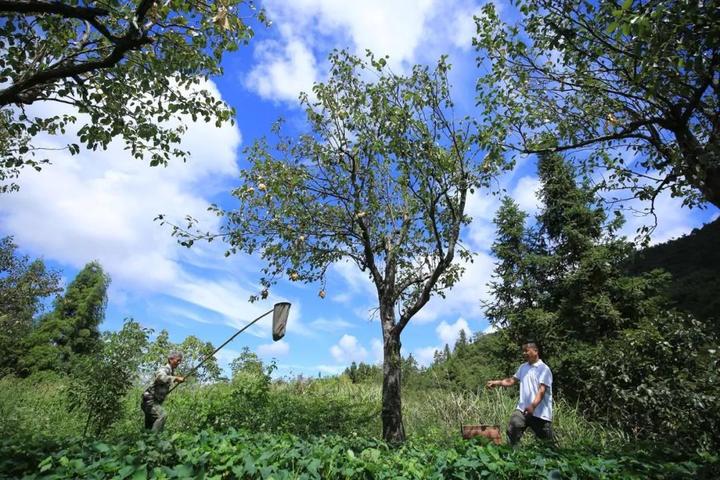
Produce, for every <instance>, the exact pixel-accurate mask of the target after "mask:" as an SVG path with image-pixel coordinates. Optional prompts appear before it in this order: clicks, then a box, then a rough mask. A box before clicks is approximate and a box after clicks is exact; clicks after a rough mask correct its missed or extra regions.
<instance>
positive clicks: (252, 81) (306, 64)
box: [245, 38, 318, 104]
mask: <svg viewBox="0 0 720 480" xmlns="http://www.w3.org/2000/svg"><path fill="white" fill-rule="evenodd" d="M255 59H256V60H257V62H258V64H257V66H256V67H255V68H253V69H252V71H251V72H250V74H249V75H248V77H247V79H246V80H245V83H246V85H247V87H248V88H249V89H251V90H253V91H255V92H257V93H258V94H259V95H260V96H261V97H262V98H266V99H272V100H281V101H286V102H289V103H292V104H295V103H296V102H297V100H298V95H299V94H300V92H306V93H308V94H311V93H312V86H313V83H314V82H315V81H317V77H318V74H317V71H316V65H315V57H314V56H313V54H312V52H311V51H310V49H309V48H308V47H307V46H306V45H305V44H304V43H303V42H302V41H301V40H299V39H296V38H294V39H291V40H289V41H288V42H287V44H285V45H283V44H280V43H279V42H276V41H272V40H270V41H265V42H258V44H257V45H256V47H255Z"/></svg>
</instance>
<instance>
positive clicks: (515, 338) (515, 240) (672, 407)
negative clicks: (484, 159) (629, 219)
mask: <svg viewBox="0 0 720 480" xmlns="http://www.w3.org/2000/svg"><path fill="white" fill-rule="evenodd" d="M538 169H539V175H540V180H541V184H542V186H541V190H540V196H541V198H542V200H543V203H544V206H543V208H542V209H541V212H540V214H539V215H538V217H537V220H538V225H537V227H536V228H534V229H533V230H532V231H530V232H528V233H527V234H526V235H521V230H520V228H519V225H520V222H519V219H520V218H522V215H520V214H518V213H517V211H516V210H514V208H513V205H512V204H511V202H509V201H506V202H504V203H503V208H501V210H500V211H499V212H498V216H497V218H496V224H497V225H498V233H499V235H498V240H497V241H496V243H495V245H493V252H494V253H495V254H496V256H498V259H499V260H498V264H497V266H496V277H497V278H498V279H499V281H497V282H495V283H493V285H492V287H493V289H494V293H495V294H496V299H495V302H494V303H493V304H491V305H490V306H489V308H488V316H489V318H491V320H493V322H494V323H495V324H498V325H500V326H505V328H503V329H501V330H500V332H499V333H500V334H501V335H502V336H504V337H505V338H506V339H508V344H510V343H512V342H517V343H516V344H515V347H514V348H515V349H516V350H515V351H517V344H519V343H520V340H522V339H523V338H526V336H532V337H533V338H535V339H539V341H540V345H541V355H542V358H543V360H545V361H546V362H547V363H548V364H549V365H550V366H551V368H552V369H553V372H554V385H553V387H554V390H555V391H556V392H558V393H559V394H560V396H564V397H565V398H566V399H568V400H570V401H571V402H573V403H575V402H577V403H578V405H580V406H581V407H582V408H583V409H584V410H585V411H586V412H587V413H588V414H591V415H593V416H596V417H602V418H604V419H605V420H606V421H609V422H611V423H614V424H616V425H619V426H622V427H625V428H627V429H628V431H629V432H632V433H633V434H636V435H646V436H652V435H665V434H667V431H668V428H669V426H672V427H671V429H672V430H673V433H672V434H673V435H676V436H681V435H684V434H686V433H687V434H688V435H689V430H688V425H691V424H692V423H693V422H692V421H690V418H691V417H693V416H695V415H694V408H693V407H692V405H693V403H697V402H701V403H703V402H706V403H707V402H709V403H712V401H713V400H708V399H715V401H717V399H718V398H720V395H718V393H720V392H713V393H712V394H711V395H708V393H707V391H706V390H707V385H708V384H710V383H711V382H698V381H696V380H695V379H694V376H695V375H697V372H704V371H707V365H706V363H708V362H707V359H706V358H705V360H703V358H704V356H703V355H700V349H701V348H703V345H706V343H705V342H708V341H714V340H713V339H712V338H710V337H711V335H710V337H709V336H708V335H709V333H708V332H706V331H703V329H702V328H701V325H700V324H699V323H698V322H697V321H695V320H694V319H693V318H692V317H689V316H686V315H682V314H679V313H678V312H675V311H673V310H672V308H671V305H670V302H669V300H668V295H667V291H666V290H667V285H668V275H667V274H664V273H662V272H660V271H654V272H650V273H648V274H644V275H642V276H636V277H631V276H629V275H628V274H627V273H626V264H627V262H628V260H629V258H630V255H631V253H632V252H633V245H632V244H630V243H629V242H627V241H626V240H625V239H623V238H618V237H617V236H616V234H615V232H616V231H617V229H618V228H619V226H620V225H621V223H622V218H621V217H620V216H616V217H615V218H613V219H611V220H608V217H607V215H606V213H605V211H604V210H603V208H602V207H601V206H600V204H599V202H598V200H597V198H596V196H595V192H594V191H593V189H592V188H591V187H590V186H589V184H588V183H587V182H581V183H578V182H577V181H576V175H575V172H574V171H573V169H572V168H570V167H569V166H568V164H567V163H566V162H565V161H564V159H563V158H562V157H560V156H558V155H544V156H542V157H541V158H540V160H539V162H538ZM521 237H524V238H521ZM517 252H519V254H518V253H517ZM715 340H716V339H715ZM516 355H517V354H516ZM599 392H601V393H602V394H601V395H599V394H598V393H599ZM658 398H662V399H663V400H662V401H661V402H658ZM703 399H704V400H703ZM705 423H707V425H706V428H707V429H708V430H707V431H711V430H713V429H714V428H715V427H716V426H715V425H714V424H713V421H711V420H707V421H706V422H705ZM691 441H692V442H696V441H698V440H697V438H695V439H692V440H691Z"/></svg>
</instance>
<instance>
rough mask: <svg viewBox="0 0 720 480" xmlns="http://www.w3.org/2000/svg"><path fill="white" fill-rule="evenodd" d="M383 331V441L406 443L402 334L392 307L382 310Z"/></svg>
mask: <svg viewBox="0 0 720 480" xmlns="http://www.w3.org/2000/svg"><path fill="white" fill-rule="evenodd" d="M380 319H381V322H382V329H383V388H382V426H383V439H384V440H385V441H386V442H388V443H402V442H404V441H405V427H404V426H403V421H402V400H401V398H400V387H401V384H400V380H401V371H402V369H401V357H400V333H398V332H396V330H395V328H394V327H395V313H394V311H393V308H392V306H390V307H389V308H381V311H380Z"/></svg>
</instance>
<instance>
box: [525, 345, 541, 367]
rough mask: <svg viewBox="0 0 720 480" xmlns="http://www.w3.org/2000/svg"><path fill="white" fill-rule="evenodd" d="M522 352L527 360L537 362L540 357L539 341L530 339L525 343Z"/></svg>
mask: <svg viewBox="0 0 720 480" xmlns="http://www.w3.org/2000/svg"><path fill="white" fill-rule="evenodd" d="M522 354H523V358H524V359H525V361H526V362H528V363H531V364H532V363H535V362H537V361H538V359H539V358H540V354H539V353H538V346H537V343H536V342H534V341H532V340H528V341H527V342H525V343H523V344H522Z"/></svg>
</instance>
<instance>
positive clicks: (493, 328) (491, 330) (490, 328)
mask: <svg viewBox="0 0 720 480" xmlns="http://www.w3.org/2000/svg"><path fill="white" fill-rule="evenodd" d="M497 330H498V329H497V327H496V326H495V325H493V324H491V323H489V324H488V326H487V327H485V328H484V329H483V331H482V333H483V334H484V335H487V334H488V333H494V332H497Z"/></svg>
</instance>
